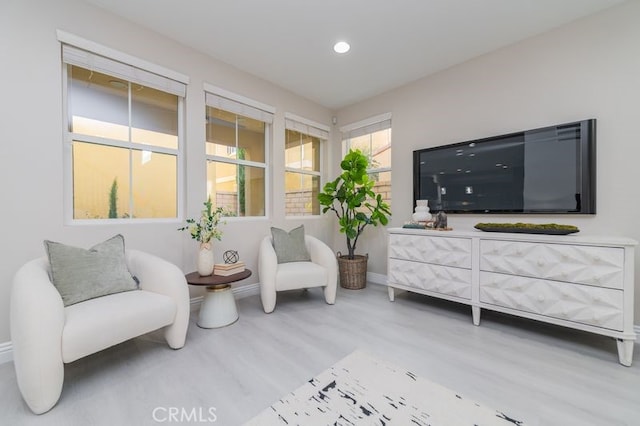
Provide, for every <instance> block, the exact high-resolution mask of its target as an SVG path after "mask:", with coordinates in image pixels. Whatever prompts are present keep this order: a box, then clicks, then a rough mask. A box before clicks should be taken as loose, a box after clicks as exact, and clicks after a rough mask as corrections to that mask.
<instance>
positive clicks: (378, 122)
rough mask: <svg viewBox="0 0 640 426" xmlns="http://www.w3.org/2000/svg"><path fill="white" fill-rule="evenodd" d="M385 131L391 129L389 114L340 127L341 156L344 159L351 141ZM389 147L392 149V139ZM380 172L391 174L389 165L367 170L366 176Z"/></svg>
mask: <svg viewBox="0 0 640 426" xmlns="http://www.w3.org/2000/svg"><path fill="white" fill-rule="evenodd" d="M386 129H391V113H390V112H389V113H385V114H380V115H376V116H374V117H369V118H366V119H364V120H361V121H358V122H355V123H352V124H347V125H344V126H342V127H340V132H341V133H342V156H343V157H344V156H345V155H346V154H347V153H348V152H349V149H350V148H351V139H353V138H356V137H358V136H364V135H368V134H371V133H375V132H378V131H380V130H386ZM390 145H391V147H392V148H393V139H392V140H391V144H390ZM382 172H391V165H389V166H388V167H377V168H369V169H367V174H372V173H382Z"/></svg>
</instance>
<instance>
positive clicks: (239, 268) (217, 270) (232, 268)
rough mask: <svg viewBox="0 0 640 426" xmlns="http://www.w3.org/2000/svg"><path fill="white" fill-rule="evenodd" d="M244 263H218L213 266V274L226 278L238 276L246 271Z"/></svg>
mask: <svg viewBox="0 0 640 426" xmlns="http://www.w3.org/2000/svg"><path fill="white" fill-rule="evenodd" d="M244 269H245V268H244V262H242V261H240V262H236V263H216V264H215V265H214V266H213V274H214V275H222V276H224V277H226V276H229V275H233V274H237V273H239V272H243V271H244Z"/></svg>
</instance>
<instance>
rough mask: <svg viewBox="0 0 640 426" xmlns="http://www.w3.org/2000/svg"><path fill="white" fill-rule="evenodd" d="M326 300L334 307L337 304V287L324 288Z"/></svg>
mask: <svg viewBox="0 0 640 426" xmlns="http://www.w3.org/2000/svg"><path fill="white" fill-rule="evenodd" d="M324 300H325V301H326V302H327V303H328V304H329V305H333V304H334V303H336V287H335V286H328V285H327V286H325V287H324Z"/></svg>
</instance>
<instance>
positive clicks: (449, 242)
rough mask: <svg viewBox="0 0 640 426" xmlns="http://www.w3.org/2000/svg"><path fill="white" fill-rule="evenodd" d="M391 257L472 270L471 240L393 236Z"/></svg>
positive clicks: (391, 236)
mask: <svg viewBox="0 0 640 426" xmlns="http://www.w3.org/2000/svg"><path fill="white" fill-rule="evenodd" d="M433 232H438V231H433ZM389 257H390V258H395V259H404V260H415V261H418V262H427V263H432V264H436V265H445V266H455V267H458V268H469V269H470V268H471V239H470V238H448V237H429V236H420V235H401V234H391V235H389Z"/></svg>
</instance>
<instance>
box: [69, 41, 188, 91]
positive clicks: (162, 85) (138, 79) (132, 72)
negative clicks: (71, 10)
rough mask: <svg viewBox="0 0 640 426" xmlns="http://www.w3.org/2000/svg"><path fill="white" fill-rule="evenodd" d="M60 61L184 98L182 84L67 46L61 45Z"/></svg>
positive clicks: (183, 86)
mask: <svg viewBox="0 0 640 426" xmlns="http://www.w3.org/2000/svg"><path fill="white" fill-rule="evenodd" d="M62 61H63V62H64V63H66V64H70V65H76V66H79V67H82V68H86V69H88V70H90V71H96V72H99V73H102V74H107V75H111V76H113V77H117V78H122V79H124V80H127V81H131V82H132V83H137V84H141V85H143V86H147V87H151V88H154V89H157V90H161V91H163V92H167V93H171V94H173V95H177V96H180V97H185V95H186V92H187V86H186V85H185V84H184V83H182V82H179V81H176V80H173V79H170V78H168V77H164V76H162V75H159V74H155V73H152V72H150V71H146V70H143V69H140V68H137V67H134V66H132V65H128V64H125V63H123V62H119V61H116V60H114V59H110V58H107V57H105V56H101V55H98V54H95V53H93V52H89V51H87V50H84V49H80V48H77V47H75V46H71V45H68V44H63V45H62Z"/></svg>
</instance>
